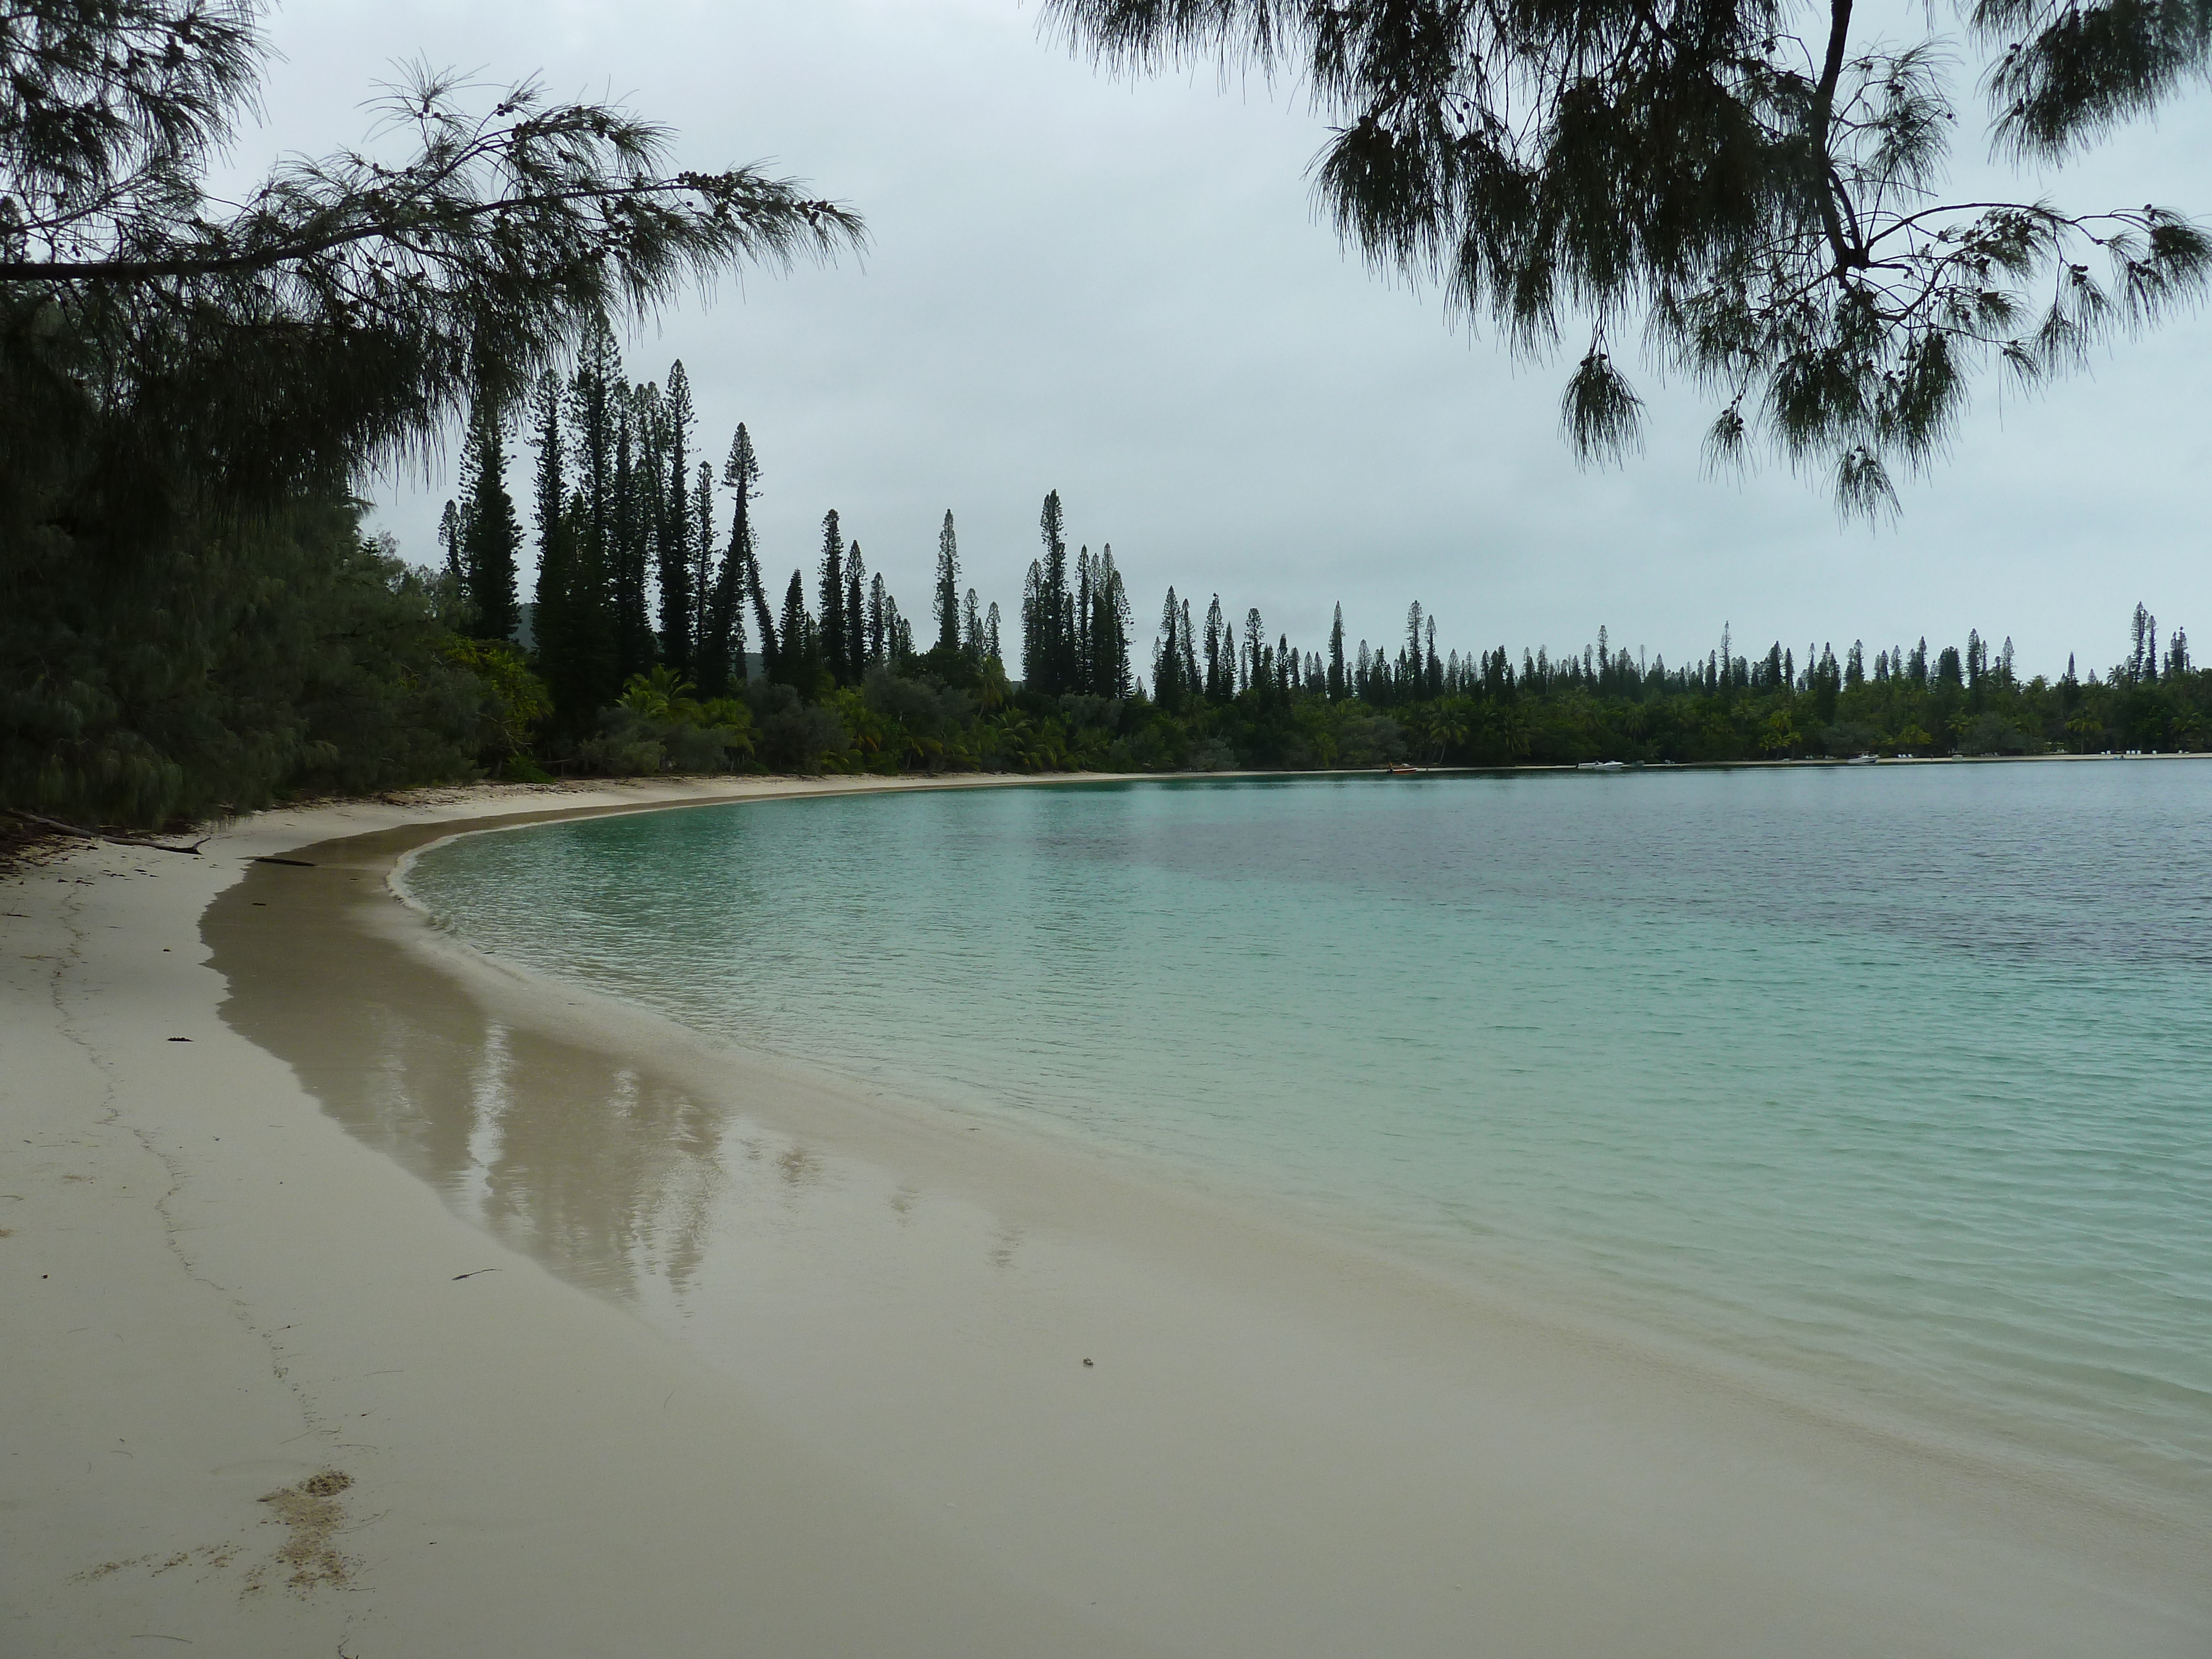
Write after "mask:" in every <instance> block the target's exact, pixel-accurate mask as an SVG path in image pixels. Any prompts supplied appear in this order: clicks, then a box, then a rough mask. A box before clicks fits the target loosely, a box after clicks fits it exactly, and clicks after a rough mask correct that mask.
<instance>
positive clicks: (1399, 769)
mask: <svg viewBox="0 0 2212 1659" xmlns="http://www.w3.org/2000/svg"><path fill="white" fill-rule="evenodd" d="M1426 770H1427V768H1426V767H1422V766H1408V765H1407V763H1405V762H1403V761H1401V762H1399V763H1398V764H1397V765H1395V766H1394V767H1392V768H1391V769H1390V775H1391V776H1392V777H1394V778H1418V777H1419V776H1420V775H1421V774H1422V773H1423V772H1425V771H1426Z"/></svg>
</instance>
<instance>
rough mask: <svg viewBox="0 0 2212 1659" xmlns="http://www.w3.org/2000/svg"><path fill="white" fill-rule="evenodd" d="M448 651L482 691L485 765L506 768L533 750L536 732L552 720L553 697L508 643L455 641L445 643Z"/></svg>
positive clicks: (527, 663)
mask: <svg viewBox="0 0 2212 1659" xmlns="http://www.w3.org/2000/svg"><path fill="white" fill-rule="evenodd" d="M444 649H445V653H446V656H447V659H449V660H451V661H453V662H456V663H459V665H461V666H462V667H464V668H465V669H467V670H468V671H469V672H470V673H471V674H473V675H475V676H476V678H477V684H479V685H480V686H481V687H482V688H483V708H484V731H485V735H486V739H487V745H488V747H487V752H486V755H485V759H486V761H487V762H488V763H493V764H496V765H500V766H504V765H506V764H507V763H508V762H510V761H512V760H513V758H514V757H516V756H517V755H520V754H521V753H522V752H523V751H525V750H527V749H528V748H529V746H530V743H531V737H532V732H535V731H536V729H537V728H538V726H540V725H542V724H543V723H544V720H545V719H546V717H547V716H548V715H550V714H552V712H553V696H552V693H551V692H550V691H549V690H547V689H546V685H545V682H544V681H543V680H541V679H539V678H538V676H537V675H535V674H534V673H532V672H531V670H530V665H529V662H528V661H527V660H526V659H525V658H524V656H523V654H522V653H521V651H520V649H518V648H517V647H514V646H513V645H510V644H509V643H507V641H505V640H485V639H476V638H471V637H467V636H465V635H456V636H454V637H453V638H450V639H448V640H447V641H446V642H445V647H444Z"/></svg>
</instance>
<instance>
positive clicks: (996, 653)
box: [983, 599, 1006, 668]
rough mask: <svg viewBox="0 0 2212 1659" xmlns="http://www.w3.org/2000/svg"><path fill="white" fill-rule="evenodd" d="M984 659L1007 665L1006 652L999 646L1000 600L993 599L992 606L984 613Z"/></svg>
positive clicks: (1001, 665) (1002, 665)
mask: <svg viewBox="0 0 2212 1659" xmlns="http://www.w3.org/2000/svg"><path fill="white" fill-rule="evenodd" d="M983 659H984V660H985V661H986V662H995V663H997V664H998V665H1000V667H1002V668H1003V667H1004V666H1005V665H1006V653H1005V652H1004V651H1002V650H1000V648H999V602H998V601H997V600H996V599H994V600H992V601H991V608H990V609H989V610H988V611H985V612H984V613H983Z"/></svg>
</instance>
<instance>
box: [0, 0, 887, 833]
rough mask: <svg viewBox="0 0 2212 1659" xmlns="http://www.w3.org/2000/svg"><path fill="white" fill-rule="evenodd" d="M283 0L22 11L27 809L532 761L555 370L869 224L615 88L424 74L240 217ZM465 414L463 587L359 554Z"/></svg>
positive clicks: (7, 630)
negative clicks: (546, 432)
mask: <svg viewBox="0 0 2212 1659" xmlns="http://www.w3.org/2000/svg"><path fill="white" fill-rule="evenodd" d="M258 12H259V7H258V4H257V3H255V0H8V3H7V4H6V6H5V7H4V9H0V802H4V803H8V804H11V805H15V804H20V805H24V806H28V807H32V808H33V809H35V810H38V811H44V812H48V813H64V814H67V815H70V816H73V817H87V818H91V819H94V820H96V821H103V822H118V821H120V822H128V823H137V824H147V823H160V822H161V821H162V820H163V819H165V818H167V817H170V816H172V815H173V814H176V813H180V812H181V813H185V814H199V813H204V812H207V811H216V810H227V809H230V808H237V807H245V806H251V805H258V804H260V803H261V802H263V801H265V800H266V799H269V798H270V795H271V794H272V793H275V792H276V791H279V790H282V789H285V788H295V787H307V786H308V785H309V784H310V783H313V784H317V785H319V786H322V787H330V786H331V785H333V784H342V785H343V786H344V787H386V786H388V785H390V784H392V783H393V782H395V781H404V780H407V779H409V778H411V777H422V776H428V775H447V774H450V773H452V772H453V771H455V770H457V769H467V768H470V767H472V766H475V765H477V764H482V763H496V762H497V761H498V759H499V757H501V755H502V754H512V753H513V751H514V750H516V748H517V747H518V744H519V738H518V736H517V733H518V732H519V731H520V729H521V727H522V726H526V724H527V721H526V720H525V719H524V718H523V716H522V714H520V713H519V712H518V711H519V710H521V709H523V708H526V707H528V706H531V705H532V697H533V696H535V693H529V694H528V695H524V693H525V691H526V689H527V685H528V684H529V681H528V676H527V674H526V671H524V669H523V667H522V665H521V659H520V654H519V653H518V652H517V651H516V650H515V648H514V647H513V646H512V645H510V644H509V643H508V639H509V635H511V634H513V632H514V631H516V629H517V627H518V624H519V623H520V617H519V615H518V614H517V611H516V600H517V599H518V598H519V595H518V594H517V592H516V591H515V584H514V576H513V557H514V551H515V547H516V544H517V542H518V541H519V538H520V526H519V525H518V524H517V522H516V518H515V514H514V513H513V504H512V502H511V501H508V500H507V497H506V494H505V490H504V488H503V485H501V483H500V482H499V479H498V476H497V475H498V474H499V473H501V472H502V471H504V464H505V463H504V453H503V450H502V447H501V435H502V432H503V429H504V424H505V422H507V420H508V419H510V418H511V416H512V415H513V412H514V410H515V409H516V406H517V405H518V404H520V402H521V401H522V397H523V394H524V392H526V389H527V388H529V387H531V386H532V385H534V384H536V383H537V382H538V380H540V379H545V380H550V379H551V378H553V375H554V366H555V365H556V364H563V363H566V362H568V360H569V359H571V358H572V357H575V356H590V355H591V353H590V351H589V350H588V349H587V348H590V347H592V346H593V345H594V344H596V343H600V342H603V341H604V340H605V337H606V336H607V332H608V326H609V325H608V319H609V318H610V317H612V318H615V319H621V318H623V317H637V316H640V315H641V314H643V313H647V312H649V311H651V310H652V309H653V307H655V306H657V305H658V304H659V303H660V302H662V301H665V300H666V299H668V298H670V297H671V296H672V295H675V294H676V293H677V292H678V290H679V289H682V288H683V287H684V286H685V285H687V284H690V283H698V282H703V281H706V280H709V279H711V278H712V277H713V276H714V275H715V274H716V273H717V272H719V271H720V270H724V269H726V268H728V267H731V266H732V265H742V264H767V265H770V266H779V265H784V264H789V263H790V262H792V261H793V260H796V259H801V258H830V257H833V256H834V255H836V254H837V253H838V252H841V251H842V250H845V249H848V248H854V247H857V246H859V244H860V239H861V234H862V233H861V227H860V221H859V219H858V218H857V217H856V216H854V214H853V213H852V212H851V211H850V210H848V209H847V208H845V207H843V206H841V205H839V204H836V203H835V202H830V201H827V200H823V199H820V198H817V197H814V196H811V195H810V194H808V193H807V192H806V191H804V190H802V189H801V188H800V186H799V185H798V184H796V183H795V182H793V181H792V180H790V179H780V178H776V177H774V176H771V175H770V174H769V173H765V172H763V171H762V170H761V169H759V168H757V167H737V168H733V169H730V170H727V171H723V172H717V173H699V172H692V171H688V170H685V169H683V168H680V167H677V166H676V165H675V164H674V163H673V162H672V161H671V146H672V136H671V134H670V133H669V132H668V131H666V130H665V128H662V127H660V126H658V125H654V124H653V123H652V122H650V121H647V120H646V119H644V118H641V117H640V116H638V115H636V114H635V113H634V112H630V111H629V110H627V109H625V108H623V107H621V106H616V105H611V104H593V103H560V102H556V101H554V100H549V99H548V98H547V97H545V95H544V94H543V93H542V92H541V90H540V89H539V88H538V87H536V86H535V85H534V84H532V83H529V82H524V83H521V84H519V85H515V86H511V87H508V88H504V89H488V88H478V87H476V86H473V85H471V84H469V83H467V82H463V81H462V80H460V79H459V78H458V77H456V76H452V75H450V74H444V73H439V72H435V71H433V70H428V69H427V68H423V67H421V66H416V67H413V68H410V69H407V70H404V71H402V73H401V74H400V76H399V77H398V81H397V82H396V83H395V84H393V85H392V86H391V87H389V88H386V93H385V95H384V97H383V99H382V100H381V102H380V106H379V115H378V118H377V121H376V124H375V126H374V131H372V132H371V133H370V135H369V137H368V139H367V140H366V141H365V143H364V144H363V146H362V148H360V149H346V150H341V151H339V152H337V154H335V155H326V156H324V157H321V158H319V159H315V158H308V157H299V156H295V157H289V158H288V159H286V160H284V161H281V162H279V163H278V164H277V165H276V167H275V168H274V169H273V170H272V171H271V172H270V173H269V174H268V175H267V177H266V178H264V179H263V180H262V181H261V182H260V183H259V185H258V186H257V187H256V188H255V189H253V190H252V191H250V192H249V193H247V194H246V197H245V199H243V200H241V201H235V202H232V201H222V200H218V199H216V197H214V196H213V195H211V194H210V190H209V187H208V182H207V181H208V179H209V174H210V162H211V161H212V160H213V159H214V157H215V155H216V151H217V149H219V147H220V146H222V144H224V143H227V142H228V140H229V139H230V138H231V137H233V136H234V133H235V131H236V130H237V126H238V124H239V123H240V120H241V119H242V118H245V117H247V116H250V115H252V113H253V112H254V108H255V99H256V96H257V92H258V86H259V82H260V77H261V72H262V69H263V65H264V62H265V59H266V56H267V50H268V49H267V46H266V44H265V42H264V40H263V39H262V37H261V34H260V33H259V32H258V28H257V26H256V20H257V17H258ZM602 355H604V353H602ZM471 410H472V411H473V412H472V413H471ZM465 416H466V417H467V418H466V421H465V420H464V417H465ZM464 424H466V426H467V428H468V429H469V430H470V431H471V435H472V436H471V442H470V446H469V449H470V456H471V474H472V488H471V494H470V502H469V507H468V510H467V511H465V512H462V511H460V510H459V509H457V510H456V513H455V514H454V516H453V520H452V521H451V523H450V524H449V526H448V540H449V544H450V547H451V551H452V554H453V562H454V565H455V574H456V575H457V576H458V577H459V579H460V582H459V586H461V587H462V588H463V589H464V590H466V591H467V594H468V598H469V599H470V604H469V605H461V604H460V603H459V594H457V593H455V592H449V591H446V589H445V588H441V587H440V586H438V584H437V583H436V581H435V579H431V580H426V579H425V576H424V574H422V573H416V572H413V571H410V570H409V569H408V568H406V567H405V566H404V565H402V564H400V563H399V562H398V561H397V560H396V559H394V558H393V557H392V556H391V555H390V553H389V552H388V550H382V549H380V548H377V547H375V546H374V545H371V544H366V543H364V542H363V541H362V538H361V536H360V534H359V532H358V526H357V518H358V513H357V512H356V506H357V504H356V503H355V502H354V501H353V500H352V495H353V492H354V490H355V489H356V487H357V485H358V483H359V482H360V480H361V478H362V475H363V473H364V472H365V471H368V470H369V469H371V468H374V467H375V466H378V465H386V464H389V463H391V462H392V461H394V460H397V459H404V458H406V457H409V456H415V455H421V454H423V453H428V452H429V451H431V450H432V449H434V448H435V447H438V446H439V445H440V444H441V442H442V441H444V439H445V437H446V435H447V434H449V433H452V432H454V431H456V430H458V429H460V428H462V427H463V426H464ZM601 454H602V452H601V451H600V450H597V449H595V450H593V451H592V458H593V459H595V460H596V459H600V458H601ZM593 482H594V484H595V486H596V485H597V484H598V483H599V482H600V481H599V480H597V479H595V480H594V481H593ZM683 482H684V481H683V480H682V479H681V478H680V477H679V478H677V479H674V480H672V481H671V484H672V486H673V488H672V489H671V495H672V494H673V493H674V489H680V488H681V486H682V484H683ZM694 488H695V495H696V493H698V492H699V491H700V490H701V489H702V488H703V487H700V486H695V487H694ZM600 493H601V494H605V491H601V492H600ZM708 493H710V492H708ZM555 505H556V509H558V508H562V507H565V506H566V503H565V502H556V504H555ZM684 522H685V523H686V524H689V523H690V522H692V520H691V517H690V516H688V515H687V516H686V517H685V518H684ZM696 540H698V541H699V542H700V543H701V544H702V545H703V540H704V538H703V537H702V538H696ZM606 551H607V550H606V549H605V547H604V546H603V545H602V544H600V542H599V541H593V542H592V543H590V544H586V545H581V546H579V547H578V548H576V549H575V550H574V561H575V562H577V563H579V564H580V565H585V566H589V565H590V564H591V562H592V561H594V560H599V559H601V558H602V556H604V555H605V552H606ZM694 551H695V561H694V562H696V551H697V550H696V549H695V550H694ZM687 568H688V567H687ZM618 569H619V570H620V571H621V572H623V573H627V572H628V570H629V566H627V565H623V566H619V567H618ZM451 586H453V584H447V587H451ZM642 596H643V586H642V584H641V583H633V584H631V586H630V587H629V589H627V590H625V591H624V592H623V593H622V594H620V595H618V596H617V597H619V598H620V599H622V600H623V606H622V607H621V608H620V609H619V611H618V613H617V614H618V615H619V616H620V617H621V618H622V619H623V622H624V623H625V624H626V625H627V624H628V623H629V622H630V621H631V619H632V617H633V615H634V614H635V617H637V618H640V619H641V618H642V616H643V611H642V605H643V597H642ZM725 598H726V599H727V598H728V596H725ZM692 608H693V609H696V607H692ZM690 614H691V613H690V610H689V609H687V611H686V612H685V616H686V618H687V620H688V619H689V617H690ZM720 614H721V613H720V612H717V613H716V619H717V628H718V629H719V628H720ZM548 620H549V622H550V621H551V620H554V619H552V618H549V619H548ZM457 627H459V628H466V629H470V630H471V631H474V632H476V633H478V634H480V635H483V638H481V639H479V640H477V641H473V642H471V641H459V640H456V639H455V637H454V630H455V629H456V628H457ZM641 631H647V630H645V629H643V625H642V623H641V622H640V624H639V626H638V627H636V628H632V629H629V633H627V634H625V635H624V636H623V639H624V641H625V647H624V648H625V649H628V648H629V646H630V645H631V644H632V643H634V641H632V635H635V634H636V633H639V632H641ZM733 637H734V635H733V633H732V630H729V629H721V630H720V631H718V632H716V633H715V634H714V637H713V643H714V645H715V646H716V647H718V648H720V647H725V646H726V645H727V643H728V641H730V640H731V639H732V638H733ZM689 639H690V635H686V640H687V641H688V640H689ZM651 646H652V641H651V639H650V637H649V634H648V637H647V639H646V641H645V643H644V648H643V651H642V653H641V660H640V661H639V662H637V663H635V664H634V665H631V666H634V667H643V666H645V665H646V664H645V661H644V660H643V658H645V657H649V656H650V654H651ZM633 654H639V653H633ZM518 688H520V690H519V689H518Z"/></svg>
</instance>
